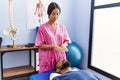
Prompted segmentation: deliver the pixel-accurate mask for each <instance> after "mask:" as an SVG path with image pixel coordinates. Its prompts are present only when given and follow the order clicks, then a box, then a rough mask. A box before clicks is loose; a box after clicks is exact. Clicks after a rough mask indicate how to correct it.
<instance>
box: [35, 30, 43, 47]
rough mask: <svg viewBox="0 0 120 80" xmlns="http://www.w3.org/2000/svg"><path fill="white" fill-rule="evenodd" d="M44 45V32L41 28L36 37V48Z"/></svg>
mask: <svg viewBox="0 0 120 80" xmlns="http://www.w3.org/2000/svg"><path fill="white" fill-rule="evenodd" d="M43 43H44V38H43V33H42V30H41V29H40V28H39V29H38V32H37V35H36V41H35V46H41V45H42V44H43Z"/></svg>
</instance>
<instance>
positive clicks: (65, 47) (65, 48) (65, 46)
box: [61, 43, 68, 52]
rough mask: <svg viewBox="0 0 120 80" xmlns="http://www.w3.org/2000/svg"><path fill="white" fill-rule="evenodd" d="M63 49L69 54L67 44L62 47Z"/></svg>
mask: <svg viewBox="0 0 120 80" xmlns="http://www.w3.org/2000/svg"><path fill="white" fill-rule="evenodd" d="M61 48H63V49H64V51H65V52H68V49H67V44H66V43H63V44H62V45H61Z"/></svg>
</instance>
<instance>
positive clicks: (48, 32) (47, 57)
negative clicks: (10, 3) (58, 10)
mask: <svg viewBox="0 0 120 80" xmlns="http://www.w3.org/2000/svg"><path fill="white" fill-rule="evenodd" d="M64 42H67V43H68V44H69V43H71V40H70V38H69V35H68V32H67V30H66V28H65V26H64V25H61V24H57V29H56V30H54V29H53V28H52V26H51V25H50V24H49V23H48V22H47V23H45V24H43V25H41V26H40V27H39V29H38V32H37V36H36V42H35V46H41V45H42V44H47V45H59V46H60V45H61V44H63V43H64ZM60 59H66V54H65V53H62V52H58V51H56V50H54V49H50V50H41V49H39V64H40V70H39V73H42V72H46V71H50V70H53V69H54V67H55V64H56V62H57V61H59V60H60Z"/></svg>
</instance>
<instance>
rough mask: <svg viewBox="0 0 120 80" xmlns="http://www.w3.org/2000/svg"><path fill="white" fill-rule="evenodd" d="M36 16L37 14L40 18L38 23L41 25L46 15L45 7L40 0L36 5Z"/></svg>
mask: <svg viewBox="0 0 120 80" xmlns="http://www.w3.org/2000/svg"><path fill="white" fill-rule="evenodd" d="M34 14H35V15H36V14H37V16H38V22H39V24H42V22H43V16H44V14H45V7H44V5H43V4H42V3H41V1H40V0H39V2H38V3H37V4H36V9H35V13H34Z"/></svg>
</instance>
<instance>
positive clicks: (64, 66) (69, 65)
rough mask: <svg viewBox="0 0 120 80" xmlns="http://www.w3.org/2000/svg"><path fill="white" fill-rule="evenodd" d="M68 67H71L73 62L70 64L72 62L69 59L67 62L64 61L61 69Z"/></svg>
mask: <svg viewBox="0 0 120 80" xmlns="http://www.w3.org/2000/svg"><path fill="white" fill-rule="evenodd" d="M67 67H71V64H70V62H69V61H66V62H65V63H63V65H62V66H61V68H60V69H61V70H62V69H65V68H67Z"/></svg>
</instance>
